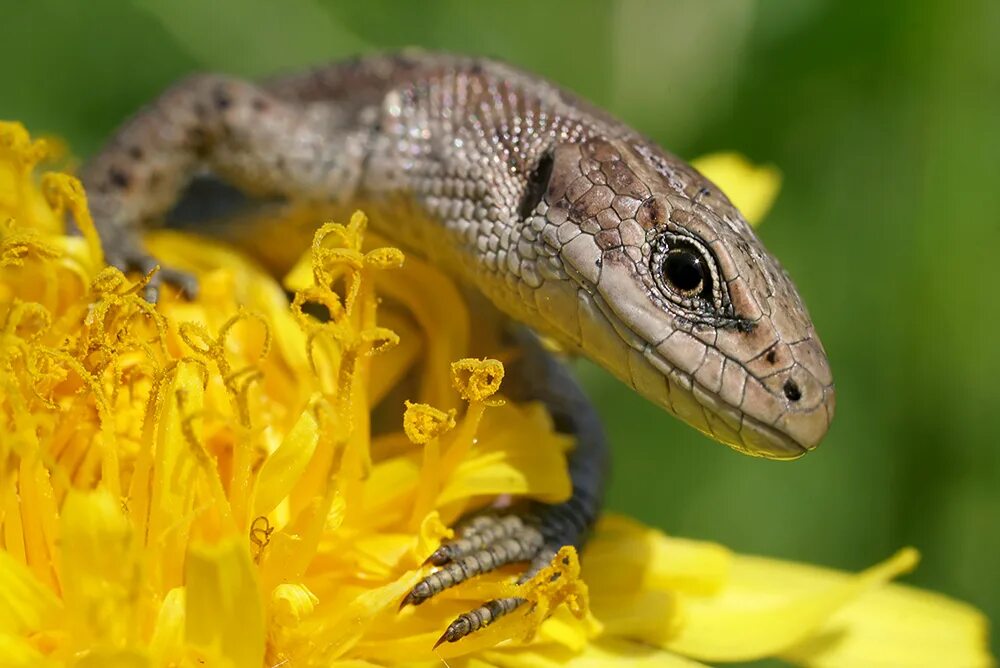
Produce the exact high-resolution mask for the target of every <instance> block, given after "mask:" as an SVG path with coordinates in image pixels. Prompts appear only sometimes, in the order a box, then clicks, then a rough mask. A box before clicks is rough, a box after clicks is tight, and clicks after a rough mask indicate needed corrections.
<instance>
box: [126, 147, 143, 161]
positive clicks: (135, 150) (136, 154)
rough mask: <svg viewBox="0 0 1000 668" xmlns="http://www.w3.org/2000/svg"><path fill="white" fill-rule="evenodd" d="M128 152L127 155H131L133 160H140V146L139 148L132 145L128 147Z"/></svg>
mask: <svg viewBox="0 0 1000 668" xmlns="http://www.w3.org/2000/svg"><path fill="white" fill-rule="evenodd" d="M128 154H129V156H131V158H132V159H133V160H142V156H143V153H142V148H140V147H139V146H133V147H132V148H130V149H129V150H128Z"/></svg>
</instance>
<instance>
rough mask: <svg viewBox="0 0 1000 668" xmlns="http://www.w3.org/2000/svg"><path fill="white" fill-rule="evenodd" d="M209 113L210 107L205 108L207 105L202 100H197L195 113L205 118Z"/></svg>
mask: <svg viewBox="0 0 1000 668" xmlns="http://www.w3.org/2000/svg"><path fill="white" fill-rule="evenodd" d="M207 114H208V109H206V108H205V105H203V104H202V103H201V102H195V104H194V115H195V116H197V117H198V118H202V119H203V118H205V116H206V115H207Z"/></svg>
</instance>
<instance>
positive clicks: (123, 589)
mask: <svg viewBox="0 0 1000 668" xmlns="http://www.w3.org/2000/svg"><path fill="white" fill-rule="evenodd" d="M136 557H137V554H136V551H135V543H134V537H133V534H132V527H131V525H130V524H129V522H128V520H127V519H126V517H125V515H124V513H123V512H122V506H121V502H120V501H118V500H116V499H113V498H112V497H111V495H110V494H109V493H108V492H106V491H104V490H98V491H94V492H77V491H71V492H70V493H69V494H68V495H67V497H66V500H65V502H64V504H63V509H62V517H61V518H60V560H59V561H60V564H59V565H60V575H61V582H62V583H63V598H64V600H65V601H66V604H67V607H68V609H69V610H71V611H72V612H73V613H75V614H73V615H72V621H73V625H74V627H75V628H74V631H75V633H74V641H76V642H79V643H81V645H82V646H84V647H85V646H87V644H88V643H89V642H99V643H108V644H116V645H123V644H125V643H126V642H127V641H129V640H130V639H131V638H132V637H133V634H134V630H135V629H134V627H133V626H132V625H133V623H134V621H135V610H134V606H135V603H136V601H137V600H138V597H139V587H140V585H141V582H142V579H141V577H140V573H139V565H138V561H137V558H136Z"/></svg>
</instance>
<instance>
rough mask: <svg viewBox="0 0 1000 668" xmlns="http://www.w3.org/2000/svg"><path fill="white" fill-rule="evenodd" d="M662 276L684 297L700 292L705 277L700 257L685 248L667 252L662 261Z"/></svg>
mask: <svg viewBox="0 0 1000 668" xmlns="http://www.w3.org/2000/svg"><path fill="white" fill-rule="evenodd" d="M663 277H664V278H665V279H667V282H668V283H669V284H670V285H671V286H673V287H674V289H676V290H677V292H679V293H681V294H682V295H684V296H685V297H694V296H696V295H698V294H701V291H702V289H703V288H704V286H705V280H706V278H707V277H706V276H705V266H704V265H703V264H702V262H701V257H700V256H698V255H697V254H695V253H694V252H692V251H691V250H689V249H687V248H678V249H675V250H672V251H669V252H667V257H666V259H665V260H664V261H663Z"/></svg>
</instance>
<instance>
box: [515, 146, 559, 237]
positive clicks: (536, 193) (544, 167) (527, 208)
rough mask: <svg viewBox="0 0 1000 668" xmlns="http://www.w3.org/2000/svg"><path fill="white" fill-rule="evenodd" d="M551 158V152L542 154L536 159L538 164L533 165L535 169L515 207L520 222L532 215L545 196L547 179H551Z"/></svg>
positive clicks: (552, 161) (552, 162)
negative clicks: (518, 203) (519, 201)
mask: <svg viewBox="0 0 1000 668" xmlns="http://www.w3.org/2000/svg"><path fill="white" fill-rule="evenodd" d="M553 158H554V156H553V153H552V151H546V152H545V153H543V154H542V157H541V158H539V159H538V164H536V165H535V168H534V169H533V170H531V173H530V174H529V175H528V184H527V186H525V189H524V195H523V196H522V197H521V204H520V206H518V207H517V213H518V215H519V216H520V218H521V220H525V219H526V218H527V217H528V216H530V215H531V214H532V213H534V211H535V208H537V207H538V205H539V203H540V202H541V201H542V197H544V196H545V190H546V188H548V185H549V179H550V178H552V166H553V165H554V160H553Z"/></svg>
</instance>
